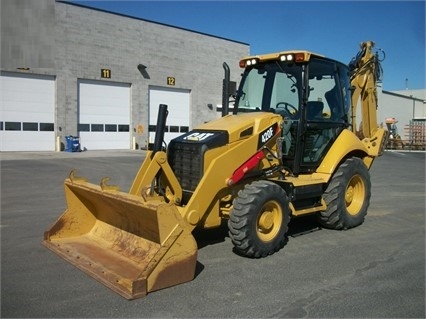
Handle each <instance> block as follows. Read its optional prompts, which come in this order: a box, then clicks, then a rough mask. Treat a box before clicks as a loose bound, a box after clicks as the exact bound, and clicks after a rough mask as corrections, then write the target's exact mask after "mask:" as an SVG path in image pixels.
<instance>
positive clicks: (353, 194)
mask: <svg viewBox="0 0 426 319" xmlns="http://www.w3.org/2000/svg"><path fill="white" fill-rule="evenodd" d="M364 199H365V184H364V180H363V179H362V178H361V176H360V175H354V176H353V177H352V178H351V179H350V181H349V183H348V186H347V187H346V192H345V202H346V209H347V211H348V213H349V214H350V215H356V214H358V213H359V212H360V210H361V208H362V205H363V204H364Z"/></svg>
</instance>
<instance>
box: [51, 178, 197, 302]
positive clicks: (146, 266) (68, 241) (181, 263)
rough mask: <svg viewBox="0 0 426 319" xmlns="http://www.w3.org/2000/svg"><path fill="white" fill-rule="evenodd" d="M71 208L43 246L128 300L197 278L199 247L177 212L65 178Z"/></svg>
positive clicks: (166, 207) (138, 198)
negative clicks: (196, 268) (196, 267)
mask: <svg viewBox="0 0 426 319" xmlns="http://www.w3.org/2000/svg"><path fill="white" fill-rule="evenodd" d="M65 196H66V200H67V204H68V208H67V210H66V211H65V212H64V213H63V215H62V216H60V217H59V219H58V220H57V221H56V223H55V224H54V225H53V226H52V227H51V228H50V229H49V230H48V231H46V232H45V233H44V241H43V244H44V245H45V246H46V247H48V248H49V249H51V250H53V251H54V252H55V253H57V254H58V255H59V256H61V257H62V258H64V259H66V260H67V261H69V262H70V263H71V264H73V265H75V266H76V267H78V268H79V269H81V270H82V271H84V272H85V273H87V274H89V275H90V276H92V277H94V278H95V279H97V280H98V281H100V282H102V283H103V284H105V285H106V286H107V287H109V288H111V289H112V290H114V291H115V292H117V293H118V294H120V295H122V296H123V297H125V298H127V299H135V298H139V297H143V296H145V295H146V294H147V293H148V292H150V291H154V290H158V289H162V288H166V287H170V286H173V285H177V284H180V283H184V282H187V281H190V280H192V279H193V278H194V274H195V266H196V262H197V244H196V241H195V239H194V237H193V236H192V234H191V231H190V230H189V229H188V228H187V227H186V224H185V221H184V220H183V219H182V217H181V215H180V213H179V211H178V209H177V208H176V207H175V206H174V205H172V204H166V203H164V202H160V201H145V200H144V199H143V198H142V197H138V196H134V195H130V194H127V193H123V192H119V191H116V190H103V189H102V188H101V187H99V186H97V185H93V184H90V183H87V182H85V181H82V180H80V181H75V180H72V179H66V180H65Z"/></svg>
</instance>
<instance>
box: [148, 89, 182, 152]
mask: <svg viewBox="0 0 426 319" xmlns="http://www.w3.org/2000/svg"><path fill="white" fill-rule="evenodd" d="M160 104H166V105H167V109H168V111H169V115H168V116H167V122H166V126H167V127H166V133H165V134H164V141H165V142H166V143H167V144H168V143H169V142H170V140H172V139H174V138H175V137H177V136H179V135H182V134H183V133H186V132H188V131H189V119H190V114H189V109H190V90H179V89H170V88H161V87H155V88H154V87H153V88H150V89H149V143H154V138H155V128H156V125H157V117H158V108H159V105H160Z"/></svg>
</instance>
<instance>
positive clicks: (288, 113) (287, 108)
mask: <svg viewBox="0 0 426 319" xmlns="http://www.w3.org/2000/svg"><path fill="white" fill-rule="evenodd" d="M281 104H283V105H284V107H280V109H282V110H280V111H278V113H279V114H281V115H282V116H283V117H287V118H290V119H296V118H297V112H298V111H297V108H296V107H295V106H294V105H292V104H290V103H288V102H278V103H277V105H276V106H275V108H276V109H277V110H278V106H279V105H281Z"/></svg>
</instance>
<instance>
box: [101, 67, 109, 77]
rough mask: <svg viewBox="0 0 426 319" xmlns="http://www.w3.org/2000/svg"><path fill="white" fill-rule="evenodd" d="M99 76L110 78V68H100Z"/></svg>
mask: <svg viewBox="0 0 426 319" xmlns="http://www.w3.org/2000/svg"><path fill="white" fill-rule="evenodd" d="M101 78H104V79H110V78H111V70H110V69H101Z"/></svg>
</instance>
